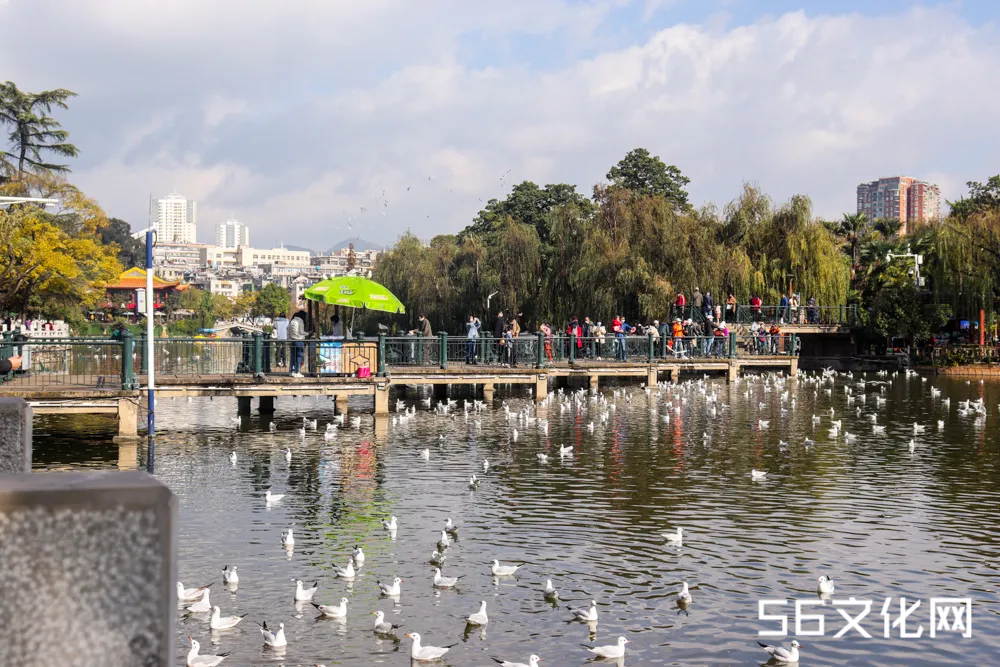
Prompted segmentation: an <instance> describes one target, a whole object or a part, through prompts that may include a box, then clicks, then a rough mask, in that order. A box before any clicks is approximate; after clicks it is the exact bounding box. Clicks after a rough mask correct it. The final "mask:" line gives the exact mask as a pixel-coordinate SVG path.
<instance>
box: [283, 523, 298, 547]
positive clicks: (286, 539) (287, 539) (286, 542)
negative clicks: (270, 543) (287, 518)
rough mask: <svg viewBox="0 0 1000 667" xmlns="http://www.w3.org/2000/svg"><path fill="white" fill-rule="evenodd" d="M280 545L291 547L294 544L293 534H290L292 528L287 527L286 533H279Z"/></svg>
mask: <svg viewBox="0 0 1000 667" xmlns="http://www.w3.org/2000/svg"><path fill="white" fill-rule="evenodd" d="M281 545H282V546H283V547H285V548H288V549H290V548H292V547H294V546H295V536H294V535H292V529H291V528H289V529H288V532H287V533H282V534H281Z"/></svg>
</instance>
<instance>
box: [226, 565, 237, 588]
mask: <svg viewBox="0 0 1000 667" xmlns="http://www.w3.org/2000/svg"><path fill="white" fill-rule="evenodd" d="M222 580H223V581H224V582H226V583H227V584H238V583H240V576H239V575H238V574H236V566H235V565H233V566H232V567H229V566H228V565H227V566H225V567H224V568H222Z"/></svg>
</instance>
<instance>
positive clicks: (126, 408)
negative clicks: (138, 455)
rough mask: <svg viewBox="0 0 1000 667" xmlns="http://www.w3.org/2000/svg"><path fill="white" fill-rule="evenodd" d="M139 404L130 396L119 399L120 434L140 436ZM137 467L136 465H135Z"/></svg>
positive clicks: (131, 436) (125, 436) (123, 435)
mask: <svg viewBox="0 0 1000 667" xmlns="http://www.w3.org/2000/svg"><path fill="white" fill-rule="evenodd" d="M138 422H139V404H138V403H136V402H135V401H134V400H131V399H128V398H119V399H118V435H119V436H121V437H124V438H135V437H138V436H139V424H138ZM133 467H135V466H133Z"/></svg>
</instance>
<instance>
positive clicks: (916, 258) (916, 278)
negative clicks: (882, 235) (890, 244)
mask: <svg viewBox="0 0 1000 667" xmlns="http://www.w3.org/2000/svg"><path fill="white" fill-rule="evenodd" d="M897 257H901V258H904V259H912V260H913V286H914V287H916V288H917V289H919V288H921V287H923V278H921V277H920V267H921V266H922V265H923V263H924V256H923V255H918V254H917V253H913V252H907V253H892V252H887V253H886V254H885V261H886V262H891V261H892V260H893V259H894V258H897Z"/></svg>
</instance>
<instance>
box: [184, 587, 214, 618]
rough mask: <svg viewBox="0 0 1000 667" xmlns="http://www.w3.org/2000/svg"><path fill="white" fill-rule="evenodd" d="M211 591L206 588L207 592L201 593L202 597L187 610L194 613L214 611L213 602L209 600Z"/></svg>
mask: <svg viewBox="0 0 1000 667" xmlns="http://www.w3.org/2000/svg"><path fill="white" fill-rule="evenodd" d="M209 593H211V591H210V590H208V589H207V588H206V589H205V592H204V593H202V594H201V599H200V600H198V601H197V602H195V603H194V604H193V605H191V606H189V607H188V608H187V610H188V611H189V612H191V613H192V614H205V613H208V612H210V611H212V604H211V603H210V602H209V601H208V594H209Z"/></svg>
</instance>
